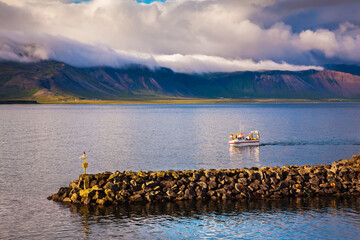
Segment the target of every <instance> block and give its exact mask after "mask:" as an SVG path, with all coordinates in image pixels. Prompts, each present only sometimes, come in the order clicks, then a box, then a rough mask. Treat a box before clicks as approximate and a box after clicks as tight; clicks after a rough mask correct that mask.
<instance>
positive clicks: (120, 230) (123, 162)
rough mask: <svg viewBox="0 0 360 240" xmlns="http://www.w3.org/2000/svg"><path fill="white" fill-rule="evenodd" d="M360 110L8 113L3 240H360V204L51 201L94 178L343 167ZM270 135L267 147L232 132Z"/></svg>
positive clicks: (359, 145) (359, 135) (127, 108)
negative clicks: (239, 141)
mask: <svg viewBox="0 0 360 240" xmlns="http://www.w3.org/2000/svg"><path fill="white" fill-rule="evenodd" d="M359 126H360V104H359V103H298V104H226V105H225V104H224V105H223V104H199V105H166V104H165V105H0V160H1V165H0V186H1V187H0V239H19V238H21V239H54V238H59V239H65V238H69V239H74V238H75V239H79V238H80V239H81V238H90V239H99V238H124V239H127V238H133V239H144V238H148V239H154V238H155V239H164V238H165V239H168V238H176V239H189V238H209V239H211V238H227V239H231V238H244V239H259V238H302V239H314V238H328V239H341V238H348V239H359V238H360V221H359V220H360V199H358V198H348V199H306V200H282V201H259V202H237V203H235V202H218V203H212V202H210V203H198V202H185V203H172V204H157V205H151V206H150V205H139V206H132V207H125V206H123V207H118V208H109V207H108V208H95V207H80V206H74V205H66V204H59V203H55V202H52V201H48V200H47V199H46V197H47V196H48V195H51V194H52V193H55V192H57V190H58V188H59V187H61V186H66V185H68V184H69V182H70V181H72V180H74V179H76V178H77V175H78V174H79V173H81V172H82V168H81V161H80V159H79V157H80V155H81V153H82V152H83V151H86V152H87V160H88V162H89V168H88V172H92V173H97V172H103V171H107V170H110V171H115V170H119V171H124V170H133V171H138V170H167V169H179V170H183V169H199V168H204V169H209V168H241V167H252V166H258V167H260V166H275V165H278V166H282V165H290V164H297V165H303V164H309V165H314V164H331V162H333V161H335V160H338V159H340V158H349V157H351V156H352V155H354V154H357V153H359V152H360V130H359V129H360V128H359ZM255 129H258V130H260V133H261V141H262V144H261V146H260V147H245V148H231V147H229V146H228V143H227V139H228V136H229V134H230V133H231V132H232V133H235V132H239V131H240V130H242V131H245V132H249V131H250V130H255Z"/></svg>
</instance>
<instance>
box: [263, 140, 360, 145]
mask: <svg viewBox="0 0 360 240" xmlns="http://www.w3.org/2000/svg"><path fill="white" fill-rule="evenodd" d="M306 145H316V146H345V145H350V146H353V145H360V142H357V141H351V140H339V141H334V140H332V141H296V142H295V141H294V142H287V141H286V142H285V141H284V142H282V141H279V142H277V141H275V142H268V143H267V142H264V143H261V144H260V146H306Z"/></svg>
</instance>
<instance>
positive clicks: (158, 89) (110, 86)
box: [0, 61, 360, 101]
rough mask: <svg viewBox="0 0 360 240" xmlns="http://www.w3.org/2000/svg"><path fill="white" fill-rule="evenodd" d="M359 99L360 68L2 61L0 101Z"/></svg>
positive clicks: (340, 66) (336, 66) (351, 66)
mask: <svg viewBox="0 0 360 240" xmlns="http://www.w3.org/2000/svg"><path fill="white" fill-rule="evenodd" d="M69 98H70V99H71V98H72V99H104V100H124V99H133V100H136V99H148V98H152V99H157V98H158V99H161V98H207V99H217V98H232V99H252V98H275V99H277V98H278V99H339V98H341V99H360V67H359V66H357V65H326V66H324V70H321V71H316V70H307V71H297V72H292V71H256V72H250V71H245V72H231V73H205V74H185V73H177V72H174V71H172V70H170V69H167V68H157V69H150V68H148V67H145V66H139V65H133V66H128V67H126V68H111V67H88V68H79V67H74V66H71V65H68V64H65V63H62V62H57V61H40V62H35V63H18V62H0V99H2V100H11V99H17V100H19V99H27V100H40V101H41V100H46V99H52V100H61V99H69Z"/></svg>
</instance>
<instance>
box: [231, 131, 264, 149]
mask: <svg viewBox="0 0 360 240" xmlns="http://www.w3.org/2000/svg"><path fill="white" fill-rule="evenodd" d="M229 144H230V145H231V146H236V147H239V146H259V145H260V133H259V131H257V130H256V131H251V132H250V134H249V135H247V136H246V137H244V134H243V133H236V134H235V135H234V134H232V133H231V134H230V138H229Z"/></svg>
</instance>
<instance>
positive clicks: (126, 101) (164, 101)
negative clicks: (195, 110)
mask: <svg viewBox="0 0 360 240" xmlns="http://www.w3.org/2000/svg"><path fill="white" fill-rule="evenodd" d="M317 102H319V103H329V102H334V103H337V102H360V99H318V100H314V99H198V98H193V99H191V98H179V99H124V100H91V99H81V100H78V99H76V100H75V99H63V100H0V104H205V103H317Z"/></svg>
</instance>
